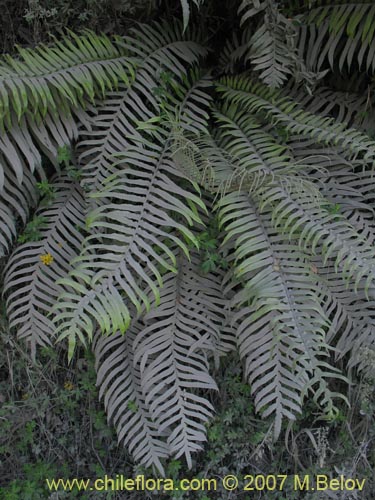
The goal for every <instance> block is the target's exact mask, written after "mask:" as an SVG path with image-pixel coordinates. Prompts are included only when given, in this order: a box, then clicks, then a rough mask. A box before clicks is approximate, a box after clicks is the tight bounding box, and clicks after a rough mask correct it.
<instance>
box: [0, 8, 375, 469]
mask: <svg viewBox="0 0 375 500" xmlns="http://www.w3.org/2000/svg"><path fill="white" fill-rule="evenodd" d="M195 4H196V5H197V6H198V5H200V4H203V2H195ZM183 6H184V8H185V10H184V14H185V18H184V26H181V25H180V23H179V22H178V21H175V20H173V21H170V22H168V23H167V22H164V23H161V24H153V25H149V26H147V25H146V26H140V27H138V28H134V29H133V30H132V31H131V32H130V33H129V35H128V36H126V37H114V38H113V39H109V38H107V37H105V36H98V35H95V34H93V33H91V32H84V33H82V34H81V35H75V34H73V33H69V34H68V35H67V36H66V37H64V38H63V39H62V40H60V41H55V43H54V44H52V45H51V46H48V47H47V46H39V47H36V48H35V49H32V50H31V49H20V50H19V53H18V55H17V56H16V57H14V58H12V57H4V58H3V60H2V62H1V65H0V111H1V112H0V126H1V138H0V167H1V168H0V188H1V199H0V221H1V222H0V223H1V234H0V250H1V254H2V256H3V257H7V259H8V260H7V263H6V265H5V270H4V297H5V301H6V308H7V315H8V320H9V326H10V328H11V330H12V331H14V332H15V333H16V334H17V336H18V338H19V339H20V340H21V339H22V340H23V341H25V342H26V343H27V344H28V346H29V348H30V351H31V355H32V357H33V358H35V356H37V350H38V347H41V346H46V345H51V344H54V343H55V342H59V341H64V342H65V341H66V345H67V348H68V353H67V356H68V358H69V360H71V359H72V358H73V356H74V352H75V348H76V345H77V342H80V343H81V344H83V345H84V346H86V347H87V348H90V349H92V350H93V352H94V354H95V357H96V368H97V383H98V386H99V387H100V395H101V397H102V399H103V401H104V405H105V408H106V411H107V414H108V418H109V420H110V421H111V422H113V424H114V425H115V427H116V429H117V432H118V436H119V441H121V442H124V444H125V446H127V447H128V449H129V450H130V452H131V453H132V454H133V456H134V458H135V459H136V461H138V462H140V463H142V464H144V465H145V466H153V467H155V468H156V469H157V470H158V471H159V472H161V473H163V470H164V469H163V467H164V464H165V460H166V459H168V457H171V456H173V457H181V456H184V457H185V458H186V461H187V464H188V465H189V467H190V466H191V465H192V460H193V458H192V457H193V454H194V453H195V452H197V451H198V450H201V449H202V443H203V442H204V441H205V439H206V433H205V429H206V423H207V422H208V420H209V419H210V417H211V416H212V414H213V412H214V408H213V406H212V403H211V401H210V395H209V394H210V391H216V390H217V386H216V383H215V381H214V367H215V366H217V364H218V363H219V362H220V359H221V358H222V357H224V356H225V355H226V354H227V353H228V352H230V351H233V350H236V351H237V352H238V354H239V357H240V359H241V360H242V362H243V366H244V374H245V376H246V378H247V380H248V382H249V384H250V386H251V392H252V396H253V398H254V402H255V406H256V409H257V411H258V412H260V413H261V414H262V416H263V417H264V418H267V417H269V418H270V422H272V425H273V427H274V436H275V438H277V437H278V436H279V434H280V432H281V431H282V427H283V424H284V422H285V421H288V420H294V419H295V418H296V417H297V415H298V414H299V413H301V408H302V405H303V401H304V398H305V397H306V396H307V395H311V396H312V397H313V398H314V399H315V401H316V404H317V405H319V406H320V407H321V408H322V410H323V411H324V412H325V413H326V415H327V416H328V417H332V416H333V415H334V414H335V411H336V406H335V404H336V402H337V398H343V399H346V398H345V394H344V393H338V392H337V391H336V390H335V389H334V387H335V384H334V383H333V382H334V380H335V379H340V380H341V386H345V382H346V381H347V378H346V376H347V373H343V372H342V371H340V369H339V363H337V361H338V360H339V359H340V358H342V357H344V356H345V357H346V358H345V359H346V361H347V364H348V365H349V367H350V368H351V369H354V368H355V369H356V370H357V371H362V372H364V373H366V372H368V371H369V370H371V365H370V364H367V363H366V362H365V359H364V357H363V356H361V353H363V352H369V351H371V350H373V349H374V343H375V335H374V331H375V323H374V321H375V320H374V314H373V304H374V302H373V301H374V280H375V250H374V242H375V222H374V205H373V202H374V196H373V194H374V193H373V187H372V186H373V178H372V174H373V169H374V164H375V142H374V140H372V138H371V134H372V130H371V120H370V119H369V116H368V115H369V113H370V114H371V109H369V110H368V111H367V107H366V106H368V100H366V99H365V100H364V99H363V95H359V94H358V89H354V90H353V91H352V92H351V93H348V92H347V91H345V90H335V89H334V88H330V87H329V86H327V83H326V82H328V81H329V76H327V74H328V75H329V74H338V73H340V71H344V70H345V71H347V70H348V68H349V69H350V66H351V65H352V64H354V61H355V64H357V67H358V68H361V67H363V64H364V57H365V54H367V56H366V57H367V59H366V64H365V66H366V69H367V70H369V71H370V70H371V71H372V70H373V68H374V67H375V63H374V61H375V56H374V54H375V51H374V50H373V47H374V45H373V43H374V40H373V31H374V30H373V28H372V27H373V26H375V23H374V24H373V25H371V26H372V27H371V26H370V25H369V23H368V17H366V16H370V15H372V16H373V15H374V12H373V10H374V9H373V7H372V6H371V5H370V3H369V2H367V3H366V2H364V3H363V5H361V6H360V7H356V6H355V5H354V3H352V4H350V5H349V6H348V3H347V2H346V3H345V5H344V4H342V5H340V2H335V4H334V5H330V4H329V3H328V2H323V1H322V2H320V1H316V2H306V3H305V4H303V2H302V3H301V2H298V3H297V5H296V3H295V2H292V1H290V2H280V3H277V2H274V1H272V0H264V1H255V0H254V1H250V0H249V1H244V2H241V3H240V5H239V14H240V18H241V22H240V23H239V24H240V25H241V26H242V28H241V29H242V32H241V33H239V34H234V36H233V37H232V39H230V40H229V41H228V42H227V44H226V45H225V46H224V47H223V49H222V51H221V54H220V57H219V58H218V59H219V60H218V63H217V68H215V71H214V72H213V71H211V70H210V69H209V68H208V66H209V63H211V62H212V55H210V52H209V47H208V46H207V42H206V40H205V37H204V36H203V35H202V33H201V32H200V31H199V30H194V29H191V28H189V27H187V21H188V13H189V10H188V9H187V6H188V2H183ZM353 13H354V14H355V21H354V20H353V19H354V18H353V17H350V15H351V14H353ZM293 19H294V20H298V22H296V23H293V22H292V21H293ZM263 21H264V22H263ZM336 23H339V24H340V28H337V27H336ZM275 25H277V29H276V30H273V29H271V27H273V26H275ZM319 30H320V31H319ZM318 32H319V33H320V35H318V34H317V33H318ZM324 37H325V38H324ZM323 40H325V43H326V45H325V47H324V50H321V48H320V45H319V44H322V43H323ZM306 44H307V46H308V50H307V52H306V51H305V50H302V49H303V47H304V46H305V45H306ZM301 47H302V49H301ZM337 53H339V58H338V59H337V57H336V56H337ZM318 54H319V56H318ZM335 61H338V66H337V67H336V63H335ZM345 64H347V66H346V69H345ZM335 72H338V73H335ZM217 73H219V74H220V75H221V76H219V77H214V76H213V74H217ZM322 78H325V80H324V82H325V84H324V85H323V84H321V85H316V84H317V82H319V80H321V79H322ZM283 84H286V86H285V87H284V88H281V87H282V85H283ZM344 97H345V99H344ZM361 109H362V110H365V111H366V113H367V116H365V114H366V113H365V114H363V113H361V112H360V110H361ZM46 158H48V159H49V162H50V163H51V164H52V165H54V167H55V170H56V171H55V172H54V174H53V176H50V175H49V174H48V175H47V173H46V172H47V171H48V172H49V171H50V170H51V168H50V167H48V169H47V170H46V169H45V168H44V165H45V159H46ZM336 387H337V384H336Z"/></svg>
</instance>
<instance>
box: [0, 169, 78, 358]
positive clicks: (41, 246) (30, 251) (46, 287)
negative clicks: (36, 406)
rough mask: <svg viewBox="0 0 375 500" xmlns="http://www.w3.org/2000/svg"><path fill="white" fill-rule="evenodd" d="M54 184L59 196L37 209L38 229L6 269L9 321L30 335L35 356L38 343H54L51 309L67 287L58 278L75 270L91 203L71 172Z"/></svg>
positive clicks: (28, 339) (20, 332) (28, 340)
mask: <svg viewBox="0 0 375 500" xmlns="http://www.w3.org/2000/svg"><path fill="white" fill-rule="evenodd" d="M52 189H53V201H52V202H51V204H50V205H48V206H47V207H45V208H40V209H39V210H38V211H37V212H36V214H35V215H34V220H33V221H32V222H31V223H30V224H33V223H34V226H33V231H32V232H29V233H27V232H26V233H25V236H26V238H25V239H26V242H24V243H22V244H20V245H19V246H18V247H17V248H16V249H15V251H14V252H13V253H12V255H11V257H10V259H9V261H8V264H7V268H6V271H5V282H4V293H5V295H6V298H7V300H6V305H7V315H8V318H9V327H10V328H11V329H16V331H17V336H18V338H19V339H23V340H25V341H26V343H27V344H28V346H29V347H30V349H31V354H32V356H33V358H35V352H36V347H37V346H46V345H50V344H51V340H52V339H53V337H54V336H55V329H54V326H53V323H52V320H51V318H50V313H51V308H52V306H53V304H54V302H55V301H56V299H57V297H58V296H59V294H60V293H61V291H62V288H61V287H60V286H59V285H57V284H56V281H57V280H58V279H59V278H62V277H65V276H66V275H67V274H68V272H69V271H70V270H71V266H70V261H71V260H72V258H73V257H74V256H76V255H77V254H78V253H79V251H80V248H81V245H82V241H83V234H82V230H83V227H84V218H85V204H84V199H83V195H82V191H81V189H80V187H79V185H78V184H77V183H76V182H75V181H73V180H72V179H70V178H69V177H68V176H67V175H66V174H65V175H62V176H60V177H58V178H57V179H55V182H54V183H53V184H52ZM26 229H27V226H26ZM28 240H29V241H28Z"/></svg>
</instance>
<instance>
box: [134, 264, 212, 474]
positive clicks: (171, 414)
mask: <svg viewBox="0 0 375 500" xmlns="http://www.w3.org/2000/svg"><path fill="white" fill-rule="evenodd" d="M177 266H178V271H177V274H175V273H169V274H168V275H166V277H165V285H164V287H163V289H162V291H161V303H160V305H159V306H158V307H157V308H156V309H154V310H152V311H150V312H149V313H147V314H146V315H145V317H144V319H143V324H144V327H143V328H142V331H141V332H140V334H139V335H137V337H136V339H135V343H134V349H135V359H136V360H138V361H139V362H140V366H141V368H140V370H141V378H142V387H143V393H144V396H145V401H146V404H147V406H148V407H149V408H150V412H151V414H152V418H153V420H154V422H155V423H156V424H157V426H158V429H159V432H163V433H164V432H165V433H166V434H167V443H168V449H169V453H170V455H172V456H174V457H176V458H179V457H181V456H185V458H186V461H187V464H188V467H189V468H191V466H192V458H191V455H192V453H194V452H196V451H199V450H201V443H202V442H203V441H205V439H206V437H205V434H206V432H205V427H204V424H205V423H206V422H207V421H208V419H209V417H210V416H211V415H212V412H213V407H212V405H211V403H210V402H209V401H208V400H207V399H206V398H204V397H203V396H202V395H199V394H197V390H199V389H205V390H207V389H208V390H216V389H217V387H216V384H215V382H214V381H213V379H212V378H211V376H210V375H209V372H208V369H209V366H208V359H207V353H208V352H209V351H210V350H212V349H213V347H214V346H213V343H212V337H217V336H218V334H219V329H218V326H217V324H215V322H213V321H212V318H211V317H210V316H211V315H212V306H211V298H210V294H211V293H212V292H213V293H214V294H215V295H216V292H215V290H212V288H211V285H210V282H209V281H207V280H204V279H203V280H202V278H201V277H200V276H199V274H198V269H197V266H198V262H197V261H196V259H194V258H193V259H192V263H189V261H188V260H187V259H186V257H184V256H183V255H181V256H180V257H179V260H178V263H177ZM207 286H208V287H209V288H208V289H207ZM219 319H220V316H219Z"/></svg>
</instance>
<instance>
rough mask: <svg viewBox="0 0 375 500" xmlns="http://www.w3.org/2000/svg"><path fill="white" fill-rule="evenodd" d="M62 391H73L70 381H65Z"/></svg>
mask: <svg viewBox="0 0 375 500" xmlns="http://www.w3.org/2000/svg"><path fill="white" fill-rule="evenodd" d="M64 389H65V390H67V391H71V390H72V389H74V385H73V384H72V382H71V381H70V380H66V381H65V382H64Z"/></svg>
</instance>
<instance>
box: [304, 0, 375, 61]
mask: <svg viewBox="0 0 375 500" xmlns="http://www.w3.org/2000/svg"><path fill="white" fill-rule="evenodd" d="M321 3H322V5H316V6H314V8H312V9H311V10H310V11H309V12H308V13H305V14H304V15H302V16H301V19H302V22H303V24H304V25H303V27H302V33H301V41H303V44H304V45H305V43H306V42H305V40H306V37H308V40H309V41H308V44H307V47H308V50H307V54H306V58H307V60H308V61H309V63H310V64H311V65H314V66H315V67H316V68H317V69H319V68H321V67H322V66H323V64H324V62H325V61H326V60H328V62H329V64H330V66H331V68H333V67H334V65H335V64H336V62H337V63H338V67H339V69H340V71H342V70H343V68H344V65H345V64H346V65H347V66H348V68H349V69H350V67H351V66H352V64H353V60H354V59H356V60H357V62H358V65H359V67H362V66H365V68H366V70H367V71H369V70H371V71H374V69H375V57H374V48H375V28H374V26H375V25H374V20H375V6H374V4H373V2H372V1H370V0H367V1H362V2H356V1H351V2H347V1H345V2H344V1H339V2H329V3H325V2H321ZM301 50H303V49H302V47H301Z"/></svg>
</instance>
